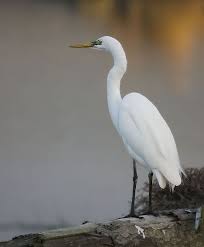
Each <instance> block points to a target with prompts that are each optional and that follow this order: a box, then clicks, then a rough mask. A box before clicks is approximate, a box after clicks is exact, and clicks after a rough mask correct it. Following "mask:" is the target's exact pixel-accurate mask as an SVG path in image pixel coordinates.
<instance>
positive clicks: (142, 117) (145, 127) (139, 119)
mask: <svg viewBox="0 0 204 247" xmlns="http://www.w3.org/2000/svg"><path fill="white" fill-rule="evenodd" d="M99 40H100V41H102V44H101V45H96V46H94V48H96V49H103V50H106V51H108V52H110V53H111V54H112V56H113V59H114V66H113V68H112V69H111V70H110V72H109V74H108V78H107V100H108V108H109V112H110V116H111V119H112V121H113V124H114V126H115V128H116V129H117V131H118V133H119V135H120V136H121V137H122V140H123V142H124V145H125V147H126V149H127V151H128V152H129V154H130V155H131V157H132V158H133V159H135V160H136V161H137V162H138V163H140V164H141V165H143V166H145V167H147V168H149V169H150V170H152V172H153V173H154V175H155V176H156V178H157V180H158V182H159V185H160V187H161V188H165V186H166V182H169V183H170V185H171V186H172V187H174V186H178V185H180V184H181V173H183V169H182V168H181V166H180V162H179V156H178V152H177V148H176V144H175V141H174V137H173V135H172V133H171V130H170V128H169V127H168V125H167V123H166V122H165V120H164V119H163V117H162V116H161V114H160V113H159V111H158V110H157V108H156V107H155V106H154V105H153V104H152V103H151V102H150V101H149V100H148V99H147V98H146V97H144V96H143V95H141V94H139V93H130V94H128V95H126V96H125V97H124V98H123V99H122V98H121V94H120V81H121V79H122V77H123V75H124V73H125V71H126V68H127V60H126V56H125V52H124V50H123V48H122V46H121V44H120V43H119V42H118V41H117V40H116V39H114V38H112V37H109V36H104V37H102V38H100V39H99Z"/></svg>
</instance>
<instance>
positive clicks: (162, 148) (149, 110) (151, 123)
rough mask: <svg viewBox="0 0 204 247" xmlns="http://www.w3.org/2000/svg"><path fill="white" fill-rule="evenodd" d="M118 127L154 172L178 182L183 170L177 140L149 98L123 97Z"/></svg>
mask: <svg viewBox="0 0 204 247" xmlns="http://www.w3.org/2000/svg"><path fill="white" fill-rule="evenodd" d="M118 128H119V132H120V134H121V136H122V138H123V139H124V140H125V143H126V144H128V145H129V146H130V148H131V149H132V150H133V151H134V152H135V154H136V156H139V157H140V158H141V159H142V160H144V161H145V163H146V165H148V166H149V167H150V168H151V169H157V170H159V171H160V172H161V173H162V175H164V176H165V177H166V178H167V180H168V181H169V182H171V183H172V184H175V185H176V184H178V183H179V181H180V175H179V174H180V172H182V168H181V166H180V162H179V157H178V153H177V148H176V144H175V141H174V137H173V135H172V133H171V130H170V129H169V127H168V125H167V123H166V122H165V120H164V119H163V117H162V116H161V114H160V113H159V111H158V110H157V108H156V107H155V106H154V105H153V104H152V103H151V102H150V101H149V100H148V99H147V98H146V97H144V96H143V95H141V94H138V93H131V94H128V95H127V96H125V97H124V98H123V100H122V103H121V106H120V111H119V115H118ZM171 177H172V178H171ZM174 177H175V179H174Z"/></svg>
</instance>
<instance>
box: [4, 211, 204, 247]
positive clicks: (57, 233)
mask: <svg viewBox="0 0 204 247" xmlns="http://www.w3.org/2000/svg"><path fill="white" fill-rule="evenodd" d="M175 216H176V217H175ZM201 223H202V220H201ZM194 226H195V214H194V213H186V211H185V210H176V211H174V216H170V215H159V216H157V217H155V216H144V217H143V218H142V219H137V218H124V219H117V220H113V221H110V222H107V223H103V224H92V223H87V224H84V225H81V226H79V227H70V228H64V229H58V230H52V231H47V232H41V233H39V234H28V235H24V236H19V237H15V238H14V239H13V240H11V241H9V242H7V243H5V244H4V245H0V246H4V247H68V246H70V247H71V246H72V247H107V246H115V247H133V246H134V247H170V246H171V247H177V246H179V247H189V246H191V247H203V246H204V229H203V226H202V225H201V227H200V229H199V231H197V232H196V231H195V227H194Z"/></svg>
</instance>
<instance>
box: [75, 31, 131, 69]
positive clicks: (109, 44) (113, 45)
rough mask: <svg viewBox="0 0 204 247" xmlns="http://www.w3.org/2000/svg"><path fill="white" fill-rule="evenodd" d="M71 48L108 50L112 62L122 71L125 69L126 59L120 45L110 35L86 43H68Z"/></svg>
mask: <svg viewBox="0 0 204 247" xmlns="http://www.w3.org/2000/svg"><path fill="white" fill-rule="evenodd" d="M70 47H72V48H93V49H96V50H103V51H107V52H110V53H111V54H112V56H113V60H114V64H115V65H117V66H118V67H119V68H120V70H121V71H123V73H124V72H125V71H126V69H127V59H126V55H125V52H124V50H123V48H122V45H121V44H120V42H119V41H118V40H117V39H114V38H112V37H110V36H103V37H101V38H99V39H97V40H95V41H92V42H89V43H86V44H76V45H70Z"/></svg>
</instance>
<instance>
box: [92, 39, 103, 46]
mask: <svg viewBox="0 0 204 247" xmlns="http://www.w3.org/2000/svg"><path fill="white" fill-rule="evenodd" d="M92 44H93V45H101V44H102V41H101V40H96V41H93V42H92Z"/></svg>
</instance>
